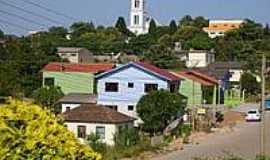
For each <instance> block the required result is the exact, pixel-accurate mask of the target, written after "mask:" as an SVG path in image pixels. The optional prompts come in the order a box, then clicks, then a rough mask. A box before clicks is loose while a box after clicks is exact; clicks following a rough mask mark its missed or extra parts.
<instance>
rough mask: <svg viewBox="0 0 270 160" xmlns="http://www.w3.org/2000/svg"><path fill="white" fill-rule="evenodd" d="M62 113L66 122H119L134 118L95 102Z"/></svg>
mask: <svg viewBox="0 0 270 160" xmlns="http://www.w3.org/2000/svg"><path fill="white" fill-rule="evenodd" d="M62 115H63V117H64V119H65V121H66V122H81V123H106V124H108V123H109V124H110V123H112V124H119V123H126V122H133V121H134V120H135V118H132V117H129V116H127V115H124V114H122V113H119V112H117V111H115V110H112V109H110V108H107V107H104V106H100V105H96V104H84V105H81V106H80V107H78V108H75V109H73V110H71V111H68V112H65V113H63V114H62Z"/></svg>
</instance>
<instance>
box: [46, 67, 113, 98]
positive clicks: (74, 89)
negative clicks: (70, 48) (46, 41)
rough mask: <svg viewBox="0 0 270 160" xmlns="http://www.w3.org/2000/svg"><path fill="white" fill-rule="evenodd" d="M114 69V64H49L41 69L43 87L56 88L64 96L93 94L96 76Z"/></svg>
mask: <svg viewBox="0 0 270 160" xmlns="http://www.w3.org/2000/svg"><path fill="white" fill-rule="evenodd" d="M112 68H114V64H72V63H58V62H56V63H49V64H47V65H46V66H45V67H44V68H43V69H42V73H43V86H58V87H61V90H62V91H63V92H64V94H68V93H87V94H93V93H94V87H95V86H94V79H95V78H94V77H95V75H96V74H98V73H101V72H105V71H108V70H110V69H112Z"/></svg>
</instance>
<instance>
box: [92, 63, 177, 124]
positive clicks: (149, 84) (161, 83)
mask: <svg viewBox="0 0 270 160" xmlns="http://www.w3.org/2000/svg"><path fill="white" fill-rule="evenodd" d="M96 80H97V93H98V104H101V105H105V106H107V107H110V108H112V109H115V110H117V111H119V112H121V113H124V114H126V115H129V116H131V117H135V118H137V119H138V116H137V112H136V105H137V103H138V101H139V100H140V98H141V97H142V96H143V95H145V94H147V93H149V92H151V91H154V90H160V89H165V90H168V91H171V92H177V91H178V89H179V85H180V79H179V78H178V77H177V76H175V75H173V74H171V73H169V72H168V71H166V70H162V69H160V68H158V67H156V66H153V65H151V64H148V63H142V62H130V63H127V64H125V65H122V66H120V67H117V68H115V69H113V70H110V71H107V72H104V73H102V74H99V75H97V76H96ZM140 122H141V121H140V120H138V121H136V124H135V125H138V123H140Z"/></svg>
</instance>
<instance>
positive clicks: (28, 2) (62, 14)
mask: <svg viewBox="0 0 270 160" xmlns="http://www.w3.org/2000/svg"><path fill="white" fill-rule="evenodd" d="M22 1H24V2H25V3H27V4H30V5H33V6H36V7H38V8H41V9H43V10H45V11H47V12H51V13H54V14H56V15H58V16H62V17H65V18H67V19H71V20H75V21H77V19H76V18H73V17H71V16H68V15H65V14H64V13H61V12H58V11H55V10H52V9H50V8H47V7H44V6H42V5H40V4H37V3H34V2H32V1H30V0H22Z"/></svg>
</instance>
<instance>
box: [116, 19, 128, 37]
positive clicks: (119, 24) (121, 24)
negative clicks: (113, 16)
mask: <svg viewBox="0 0 270 160" xmlns="http://www.w3.org/2000/svg"><path fill="white" fill-rule="evenodd" d="M115 28H117V29H118V31H119V32H121V33H123V34H124V35H126V36H129V35H131V32H130V31H129V30H128V28H127V25H126V22H125V18H124V17H119V18H118V19H117V21H116V24H115Z"/></svg>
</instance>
